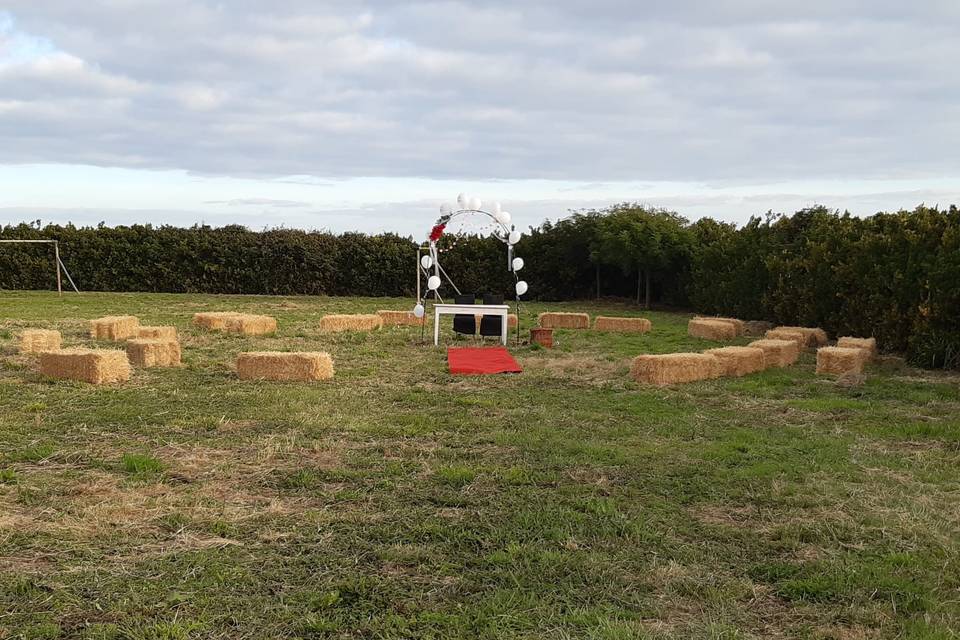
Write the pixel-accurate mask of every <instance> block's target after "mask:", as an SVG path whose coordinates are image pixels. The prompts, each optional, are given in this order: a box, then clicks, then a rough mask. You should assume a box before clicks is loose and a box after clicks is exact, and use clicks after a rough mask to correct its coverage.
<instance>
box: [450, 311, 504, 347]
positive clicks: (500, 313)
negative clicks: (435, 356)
mask: <svg viewBox="0 0 960 640" xmlns="http://www.w3.org/2000/svg"><path fill="white" fill-rule="evenodd" d="M458 313H462V314H463V315H468V316H476V315H485V316H500V317H501V318H502V322H501V323H500V341H501V342H502V343H503V344H504V345H506V344H507V320H508V318H507V315H508V314H509V313H510V306H509V305H506V304H435V305H433V344H434V346H436V345H438V344H440V315H441V314H447V315H456V314H458Z"/></svg>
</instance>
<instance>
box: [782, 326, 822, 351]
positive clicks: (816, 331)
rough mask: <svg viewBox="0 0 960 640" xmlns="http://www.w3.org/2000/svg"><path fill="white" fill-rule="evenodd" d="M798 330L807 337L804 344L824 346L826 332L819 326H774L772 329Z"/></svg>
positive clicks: (814, 346)
mask: <svg viewBox="0 0 960 640" xmlns="http://www.w3.org/2000/svg"><path fill="white" fill-rule="evenodd" d="M778 329H783V330H785V331H800V332H801V333H803V335H804V336H806V338H807V344H806V346H808V347H812V348H816V347H823V346H826V344H827V342H829V339H828V338H827V332H826V331H824V330H823V329H821V328H819V327H774V330H778Z"/></svg>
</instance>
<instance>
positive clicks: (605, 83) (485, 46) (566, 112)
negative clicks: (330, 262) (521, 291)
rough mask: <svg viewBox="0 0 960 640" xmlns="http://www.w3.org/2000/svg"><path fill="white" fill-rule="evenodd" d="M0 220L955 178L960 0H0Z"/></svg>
mask: <svg viewBox="0 0 960 640" xmlns="http://www.w3.org/2000/svg"><path fill="white" fill-rule="evenodd" d="M2 6H3V7H6V8H5V9H0V222H7V223H9V222H16V221H20V220H29V219H36V218H41V219H43V220H44V221H48V220H49V221H54V222H65V221H68V220H71V221H73V222H75V223H78V224H80V223H84V224H86V223H97V222H99V221H101V220H103V221H106V222H107V223H108V224H129V223H133V222H146V221H152V222H154V223H171V224H180V225H187V224H193V223H195V222H207V223H209V224H215V225H222V224H229V223H239V224H245V225H247V226H250V227H252V228H262V227H264V226H281V225H283V226H288V227H304V228H320V229H331V230H334V231H343V230H362V231H371V232H376V231H381V230H387V231H397V232H400V233H403V234H410V235H416V236H420V235H423V234H424V233H425V232H426V231H427V230H429V227H430V225H431V223H432V222H433V220H434V218H436V215H437V210H438V207H439V205H440V203H441V202H443V201H444V200H453V199H454V198H456V195H457V193H458V192H461V191H466V192H468V193H470V194H473V195H476V196H478V197H481V198H483V199H484V200H487V201H490V200H499V201H501V202H502V203H503V206H504V208H505V209H508V210H510V211H511V212H512V213H513V215H514V220H515V221H517V222H518V223H520V224H521V225H523V226H526V225H535V224H538V223H539V222H540V221H542V220H543V219H544V218H551V219H556V218H559V217H563V216H564V215H566V214H567V211H568V210H569V209H578V208H581V207H602V206H605V205H607V204H610V203H613V202H618V201H623V200H633V201H639V202H643V203H646V204H651V205H657V206H666V207H669V208H672V209H676V210H678V211H679V212H680V213H683V214H685V215H687V216H688V217H690V218H698V217H700V216H703V215H710V216H713V217H715V218H720V219H724V220H729V221H734V222H743V221H745V220H746V219H747V218H748V217H749V216H750V215H751V214H758V213H762V212H765V211H767V210H769V209H773V210H774V211H793V210H795V209H797V208H800V207H803V206H807V205H810V204H814V203H822V204H826V205H827V206H830V207H834V208H840V209H849V210H850V211H852V212H854V213H856V214H861V215H864V214H870V213H874V212H876V211H878V210H881V209H887V210H891V209H897V208H901V207H907V208H913V207H914V206H916V205H917V204H919V203H921V202H925V203H927V204H931V205H932V204H940V205H941V206H944V205H947V204H950V203H960V144H958V141H960V73H958V72H957V70H956V65H957V61H958V60H960V38H958V37H957V29H958V25H960V2H957V1H956V0H942V1H933V0H931V1H927V2H924V1H922V0H920V1H916V2H903V1H902V0H897V1H896V2H890V1H885V0H875V1H872V2H866V1H864V2H855V1H852V0H830V1H819V0H807V1H805V2H802V3H797V2H769V1H766V0H715V1H709V2H708V1H704V2H680V1H673V2H666V1H664V2H653V1H652V2H636V1H633V0H629V1H614V0H584V1H571V0H523V1H522V2H517V1H515V0H514V1H511V2H507V1H505V0H504V1H499V0H490V1H486V2H419V1H416V0H409V1H403V2H401V1H393V0H383V1H378V0H369V1H362V0H353V1H350V2H318V1H316V0H288V1H283V0H277V1H274V2H260V1H254V0H249V1H247V0H236V1H228V2H204V1H200V0H100V1H97V0H88V1H85V2H76V1H75V0H12V2H11V1H9V0H8V1H7V2H6V3H5V4H4V5H2Z"/></svg>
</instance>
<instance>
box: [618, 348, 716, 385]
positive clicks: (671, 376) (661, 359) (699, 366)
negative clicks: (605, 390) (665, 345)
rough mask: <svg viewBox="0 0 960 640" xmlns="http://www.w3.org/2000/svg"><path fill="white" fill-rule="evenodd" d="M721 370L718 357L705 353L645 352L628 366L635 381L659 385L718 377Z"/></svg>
mask: <svg viewBox="0 0 960 640" xmlns="http://www.w3.org/2000/svg"><path fill="white" fill-rule="evenodd" d="M721 371H722V367H721V364H720V359H719V358H717V357H716V356H712V355H710V354H706V353H665V354H660V355H652V354H645V355H641V356H637V357H636V358H634V359H633V365H632V366H631V367H630V375H631V376H633V379H634V380H636V381H637V382H641V383H645V384H655V385H659V386H663V385H668V384H675V383H678V382H695V381H697V380H709V379H712V378H718V377H720V374H721Z"/></svg>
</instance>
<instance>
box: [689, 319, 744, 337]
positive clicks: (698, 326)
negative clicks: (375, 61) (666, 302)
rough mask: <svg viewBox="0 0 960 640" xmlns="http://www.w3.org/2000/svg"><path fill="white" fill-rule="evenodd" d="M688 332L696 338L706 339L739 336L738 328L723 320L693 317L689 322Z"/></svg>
mask: <svg viewBox="0 0 960 640" xmlns="http://www.w3.org/2000/svg"><path fill="white" fill-rule="evenodd" d="M687 333H688V334H689V335H690V336H692V337H694V338H703V339H704V340H733V339H734V338H736V337H737V328H736V327H735V326H734V325H733V324H731V323H729V322H723V321H722V320H707V319H704V318H699V319H698V318H693V319H692V320H690V322H688V323H687Z"/></svg>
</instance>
